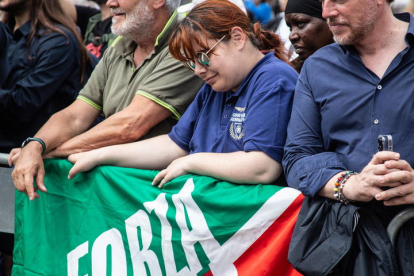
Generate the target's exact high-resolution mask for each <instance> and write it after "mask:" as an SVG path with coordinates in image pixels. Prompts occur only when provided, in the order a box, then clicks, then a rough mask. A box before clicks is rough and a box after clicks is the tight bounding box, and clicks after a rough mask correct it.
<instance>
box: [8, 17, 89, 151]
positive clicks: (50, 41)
mask: <svg viewBox="0 0 414 276" xmlns="http://www.w3.org/2000/svg"><path fill="white" fill-rule="evenodd" d="M56 27H58V28H60V29H61V30H62V31H64V33H65V34H66V35H62V34H60V33H57V32H50V33H47V34H44V35H42V32H40V35H41V36H39V37H35V38H33V40H32V43H31V45H30V47H29V48H28V47H27V46H26V42H27V41H26V40H27V37H28V35H29V32H30V30H31V27H30V22H27V23H26V24H24V25H23V26H21V27H20V28H19V29H17V30H16V32H15V33H14V34H13V36H12V40H11V42H10V45H9V47H8V49H7V59H8V62H9V66H10V68H9V71H8V74H7V76H6V79H5V81H4V83H3V84H2V86H1V87H0V118H1V119H0V152H5V153H8V152H10V150H11V149H12V148H14V147H20V145H21V143H22V142H23V140H24V139H26V138H27V137H28V136H33V135H34V134H35V133H36V132H37V131H38V129H39V128H40V127H41V126H42V125H43V124H44V123H45V122H46V121H47V120H48V119H49V117H50V116H51V115H52V114H53V113H55V112H57V111H59V110H61V109H63V108H65V107H66V106H68V105H69V104H71V103H72V102H73V101H74V100H75V99H76V97H77V94H78V92H79V90H80V89H81V87H82V85H81V83H80V79H81V66H80V53H79V45H78V43H77V41H76V38H75V36H74V34H73V33H71V32H70V31H69V30H67V29H66V28H64V27H63V26H56ZM9 28H10V30H12V29H13V26H12V25H10V26H9ZM29 55H30V56H29Z"/></svg>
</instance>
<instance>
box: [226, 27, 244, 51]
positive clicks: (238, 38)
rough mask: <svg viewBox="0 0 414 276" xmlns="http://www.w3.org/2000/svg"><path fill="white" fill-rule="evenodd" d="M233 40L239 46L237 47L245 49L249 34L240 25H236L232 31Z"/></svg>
mask: <svg viewBox="0 0 414 276" xmlns="http://www.w3.org/2000/svg"><path fill="white" fill-rule="evenodd" d="M230 35H231V41H232V42H233V43H234V44H235V45H236V46H237V48H240V50H241V49H243V48H244V46H245V44H246V39H248V38H247V36H246V34H245V33H244V32H243V30H242V29H241V28H240V27H234V28H232V29H231V31H230Z"/></svg>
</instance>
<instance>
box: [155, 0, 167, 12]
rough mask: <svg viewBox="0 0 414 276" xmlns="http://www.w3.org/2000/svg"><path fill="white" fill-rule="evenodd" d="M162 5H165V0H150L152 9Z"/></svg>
mask: <svg viewBox="0 0 414 276" xmlns="http://www.w3.org/2000/svg"><path fill="white" fill-rule="evenodd" d="M164 5H165V0H152V7H153V8H154V10H158V9H159V8H161V7H163V6H164Z"/></svg>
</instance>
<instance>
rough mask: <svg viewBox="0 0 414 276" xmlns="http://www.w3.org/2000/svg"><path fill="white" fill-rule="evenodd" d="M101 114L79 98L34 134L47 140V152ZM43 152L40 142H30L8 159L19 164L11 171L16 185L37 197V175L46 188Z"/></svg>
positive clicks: (79, 131)
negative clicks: (34, 183)
mask: <svg viewBox="0 0 414 276" xmlns="http://www.w3.org/2000/svg"><path fill="white" fill-rule="evenodd" d="M98 115H99V111H98V110H96V109H95V108H93V107H91V106H90V105H88V104H86V103H84V102H82V101H79V100H76V101H75V102H74V103H73V104H71V105H70V106H69V107H67V108H65V109H64V110H62V111H60V112H58V113H56V114H54V115H53V116H52V117H51V118H50V119H49V120H48V121H47V122H46V124H45V125H44V126H43V127H42V128H41V129H40V130H39V131H38V132H37V133H36V135H35V137H37V138H40V139H42V140H43V141H44V142H45V144H46V146H47V149H46V153H47V152H49V151H51V149H53V148H55V147H57V146H59V145H60V144H62V143H63V142H64V141H66V140H68V139H70V138H71V137H73V136H75V135H78V134H79V133H81V132H83V131H85V130H86V129H87V128H88V127H89V126H90V125H91V124H92V123H93V121H94V120H95V118H96V117H97V116H98ZM41 153H42V147H41V145H40V144H39V143H38V142H31V143H29V144H28V145H27V146H26V147H24V148H23V149H22V150H21V151H20V152H19V153H17V154H14V155H13V157H10V159H9V163H14V164H15V165H16V166H15V168H14V170H13V173H12V178H13V181H14V185H15V186H16V189H17V190H19V191H21V192H24V193H26V194H28V196H29V198H30V199H31V200H33V199H34V198H35V197H38V195H37V193H36V192H35V190H34V187H33V178H34V177H36V183H37V187H38V188H39V189H40V190H41V191H43V192H46V188H45V186H44V175H45V171H44V166H43V159H42V154H41ZM17 158H18V159H17ZM11 159H13V160H11ZM16 159H17V160H16Z"/></svg>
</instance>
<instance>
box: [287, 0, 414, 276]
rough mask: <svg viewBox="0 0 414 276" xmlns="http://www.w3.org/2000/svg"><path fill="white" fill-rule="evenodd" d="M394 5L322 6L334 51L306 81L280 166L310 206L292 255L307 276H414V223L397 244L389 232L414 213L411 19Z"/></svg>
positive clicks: (317, 58) (312, 63)
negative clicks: (387, 142)
mask: <svg viewBox="0 0 414 276" xmlns="http://www.w3.org/2000/svg"><path fill="white" fill-rule="evenodd" d="M315 1H316V0H315ZM390 2H392V0H388V1H387V0H344V1H337V0H323V1H322V5H323V14H322V16H323V17H324V18H326V19H327V23H328V24H329V27H330V29H331V31H332V33H333V35H334V40H335V41H336V44H331V45H329V46H326V47H324V48H322V49H321V50H319V51H317V52H316V53H315V54H313V55H312V56H311V57H310V58H309V59H308V60H307V61H306V63H305V65H304V67H303V69H302V71H301V75H300V78H299V81H298V84H297V86H296V91H295V99H294V103H293V110H292V116H291V120H290V123H289V127H288V138H287V143H286V148H285V156H284V160H283V166H284V169H285V173H286V175H287V180H288V183H289V185H290V186H291V187H294V188H297V189H299V190H301V191H302V192H303V193H304V194H305V195H306V196H307V198H306V200H305V203H304V207H303V208H302V211H301V214H300V216H299V220H298V223H297V224H296V229H295V233H294V235H293V237H292V243H291V247H290V252H289V260H290V261H291V262H292V263H293V266H294V267H295V268H297V269H298V270H299V271H300V272H302V273H303V274H305V275H326V274H328V273H330V272H332V274H329V275H370V276H372V275H412V273H413V271H414V264H413V262H412V260H413V259H414V254H413V248H414V223H413V221H412V220H411V221H409V222H407V223H406V224H404V226H403V228H402V229H401V230H400V231H399V235H398V236H397V238H396V240H395V243H394V244H392V242H391V240H390V238H389V237H388V235H387V230H386V229H387V226H388V224H389V223H390V221H391V219H392V218H393V217H394V216H395V215H396V214H397V213H398V212H400V211H401V210H402V209H404V208H406V207H408V206H412V204H414V171H413V166H414V140H413V139H412V137H414V128H413V123H414V119H413V118H414V101H413V97H414V85H413V83H414V18H413V16H412V15H410V14H408V13H406V14H399V15H395V16H394V15H393V14H392V11H391V7H390V4H391V3H390ZM380 135H387V136H386V137H384V138H388V139H390V138H392V140H393V149H394V152H393V151H392V147H390V148H389V149H388V150H387V149H385V151H380V152H378V151H379V149H378V145H377V140H378V138H379V136H380ZM389 135H391V136H389Z"/></svg>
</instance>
